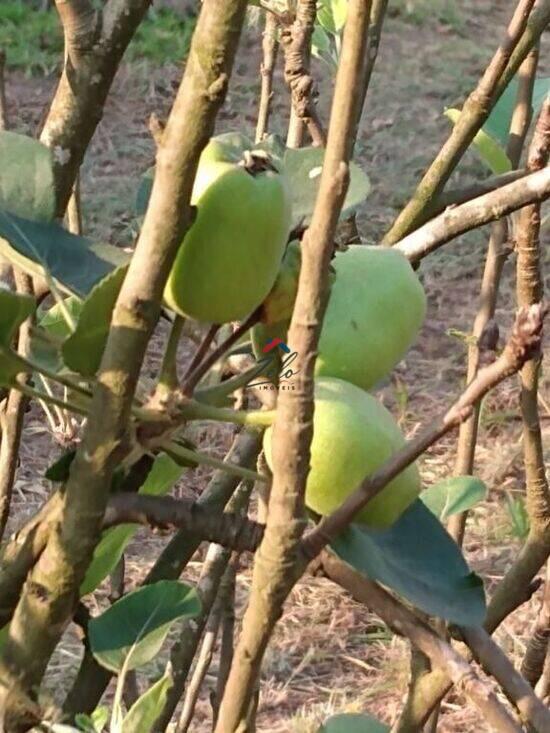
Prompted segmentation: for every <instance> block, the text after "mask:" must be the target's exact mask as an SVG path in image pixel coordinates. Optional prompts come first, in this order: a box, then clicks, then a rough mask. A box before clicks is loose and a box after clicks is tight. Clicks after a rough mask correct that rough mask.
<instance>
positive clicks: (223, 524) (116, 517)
mask: <svg viewBox="0 0 550 733" xmlns="http://www.w3.org/2000/svg"><path fill="white" fill-rule="evenodd" d="M119 524H142V525H144V526H146V527H154V528H157V529H175V528H177V529H182V530H185V531H187V533H189V532H192V533H193V534H194V535H197V536H199V537H200V538H201V540H203V541H204V540H207V541H208V542H215V543H216V544H218V545H222V546H223V547H228V548H231V549H233V550H236V551H238V552H255V551H256V549H257V547H258V545H259V544H260V540H261V539H262V536H263V532H264V527H263V525H261V524H258V523H257V522H253V521H252V520H250V519H247V518H246V517H243V516H240V515H237V514H234V513H231V512H229V513H228V512H223V513H215V512H212V510H211V509H210V508H209V507H205V506H201V505H200V504H199V503H198V502H196V501H194V500H192V499H174V498H172V497H171V496H147V495H145V494H127V493H116V494H113V496H112V497H111V498H110V499H109V503H108V505H107V509H106V511H105V519H104V521H103V529H107V528H109V527H113V526H116V525H119Z"/></svg>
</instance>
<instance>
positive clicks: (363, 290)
mask: <svg viewBox="0 0 550 733" xmlns="http://www.w3.org/2000/svg"><path fill="white" fill-rule="evenodd" d="M332 264H333V266H334V269H335V271H336V277H335V280H334V284H333V286H332V289H331V292H330V299H329V302H328V306H327V310H326V313H325V319H324V321H323V329H322V331H321V338H320V340H319V355H318V357H317V362H316V367H315V369H316V374H317V375H318V376H326V377H339V378H340V379H345V380H346V381H348V382H351V383H352V384H355V385H356V386H357V387H361V388H362V389H371V388H372V387H374V386H375V385H376V383H377V382H379V381H380V380H381V379H382V378H383V377H385V376H386V375H387V374H389V372H390V371H391V370H392V369H393V368H394V366H395V365H396V364H397V363H398V362H399V361H400V360H401V359H402V358H403V357H404V356H405V354H406V352H407V350H408V349H409V347H410V346H411V345H412V343H413V342H414V340H415V338H416V336H417V334H418V331H419V330H420V327H421V326H422V323H423V321H424V317H425V315H426V295H425V293H424V289H423V287H422V285H421V284H420V281H419V280H418V278H417V276H416V274H415V272H414V270H413V269H412V267H411V265H410V263H409V261H408V260H407V258H406V257H404V256H403V255H402V254H401V252H398V251H397V250H394V249H389V248H387V247H367V246H364V245H353V246H351V247H349V249H348V250H347V251H346V252H342V253H338V254H337V255H336V257H335V258H334V260H333V262H332Z"/></svg>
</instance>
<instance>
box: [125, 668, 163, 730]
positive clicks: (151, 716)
mask: <svg viewBox="0 0 550 733" xmlns="http://www.w3.org/2000/svg"><path fill="white" fill-rule="evenodd" d="M173 684H174V680H173V679H172V674H171V671H170V669H168V670H166V672H165V673H164V675H163V676H162V677H161V678H160V679H159V680H157V682H155V684H154V685H152V687H150V688H149V689H148V690H147V692H144V693H143V695H142V696H141V697H140V698H139V699H138V700H136V702H135V703H134V704H133V705H132V707H131V708H130V710H129V711H128V714H127V715H126V717H125V718H124V720H123V721H122V731H121V733H149V731H151V730H152V729H153V726H154V724H155V723H156V721H157V720H158V718H159V717H160V714H161V713H162V711H163V709H164V705H165V704H166V698H167V696H168V691H169V690H170V688H171V687H172V685H173Z"/></svg>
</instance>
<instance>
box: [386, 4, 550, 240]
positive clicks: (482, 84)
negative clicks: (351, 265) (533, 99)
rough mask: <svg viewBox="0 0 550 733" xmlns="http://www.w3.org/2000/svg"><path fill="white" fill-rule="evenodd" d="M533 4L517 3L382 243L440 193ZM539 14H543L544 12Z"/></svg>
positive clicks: (409, 226)
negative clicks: (447, 133)
mask: <svg viewBox="0 0 550 733" xmlns="http://www.w3.org/2000/svg"><path fill="white" fill-rule="evenodd" d="M534 4H535V0H519V2H518V4H517V7H516V9H515V12H514V14H513V17H512V19H511V21H510V24H509V26H508V28H507V30H506V34H505V36H504V39H503V41H502V43H501V45H500V47H499V48H498V49H497V51H496V53H495V55H494V56H493V58H492V60H491V63H490V64H489V66H488V67H487V68H486V70H485V72H484V74H483V76H482V78H481V79H480V81H479V83H478V85H477V87H476V89H475V90H474V91H473V92H472V93H471V94H470V96H469V97H468V99H467V100H466V102H465V103H464V106H463V108H462V113H461V115H460V118H459V120H458V122H457V124H456V125H455V126H454V127H453V129H452V131H451V134H450V136H449V137H448V139H447V140H446V142H445V144H444V145H443V147H442V148H441V150H440V151H439V153H438V154H437V156H436V157H435V159H434V161H433V162H432V164H431V165H430V167H429V168H428V170H427V171H426V173H425V174H424V177H423V178H422V180H421V182H420V183H419V185H418V187H417V189H416V191H415V192H414V194H413V197H412V199H411V200H410V202H409V203H408V204H407V205H406V206H405V208H404V209H403V210H402V211H401V213H400V214H399V216H398V217H397V219H396V220H395V222H394V223H393V225H392V227H391V229H390V230H389V232H388V233H387V234H386V236H385V237H384V243H385V244H387V245H393V244H395V243H396V242H398V241H399V240H400V239H402V238H403V237H404V236H405V235H407V234H408V233H409V232H411V231H413V230H414V229H415V228H416V227H417V226H418V224H419V222H420V220H421V217H422V214H423V212H424V211H425V209H426V207H428V206H429V205H430V204H431V202H432V201H434V200H436V199H437V198H438V196H439V195H440V194H441V192H442V191H443V188H444V187H445V184H446V183H447V181H448V180H449V178H450V176H451V174H452V172H453V171H454V169H455V168H456V166H457V165H458V163H459V161H460V160H461V158H462V156H463V155H464V153H465V152H466V150H467V149H468V148H469V146H470V143H471V142H472V140H473V139H474V137H475V136H476V134H477V132H478V131H479V130H480V129H481V127H482V126H483V124H484V123H485V121H486V120H487V118H488V117H489V114H490V112H491V109H492V108H493V107H494V105H495V104H496V102H497V101H498V99H499V97H500V96H501V94H502V92H503V91H504V88H505V87H504V86H502V84H500V86H499V83H500V82H501V80H502V79H503V77H504V75H505V71H508V70H509V68H510V64H509V62H510V60H511V59H512V57H513V53H514V50H515V49H516V47H518V45H519V43H520V40H521V39H522V36H523V35H524V32H525V31H526V28H527V21H528V19H529V15H530V13H531V10H532V8H533V5H534ZM545 6H546V7H545V10H546V14H548V15H550V2H546V4H545ZM542 14H543V15H545V13H544V9H543V12H542ZM537 18H538V16H537ZM547 20H548V19H547V18H545V22H544V24H543V25H541V27H540V31H539V34H540V33H542V31H543V29H544V27H545V26H546V22H547ZM529 50H530V47H529V48H527V49H526V50H525V53H524V55H523V56H522V57H521V58H519V59H517V61H518V63H517V66H515V69H514V72H515V70H517V69H518V68H519V66H520V64H521V62H522V61H523V59H524V58H525V57H526V56H527V53H528V52H529ZM514 58H515V57H514Z"/></svg>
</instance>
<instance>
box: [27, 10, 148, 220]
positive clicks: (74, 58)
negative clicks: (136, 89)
mask: <svg viewBox="0 0 550 733" xmlns="http://www.w3.org/2000/svg"><path fill="white" fill-rule="evenodd" d="M150 3H151V0H110V2H109V3H108V4H107V6H106V9H105V13H104V16H102V15H101V13H96V11H95V10H94V8H93V6H92V4H91V2H89V0H56V7H57V10H58V13H59V16H60V18H61V22H62V24H63V29H64V34H65V64H64V68H63V72H62V75H61V79H60V80H59V85H58V87H57V90H56V93H55V96H54V99H53V101H52V105H51V107H50V110H49V112H48V116H47V118H46V121H45V123H44V127H43V130H42V133H41V136H40V139H41V141H42V142H43V143H44V144H45V145H48V147H50V148H51V149H52V152H53V159H54V169H55V184H56V197H57V215H58V216H59V217H62V216H63V214H64V212H65V208H66V206H67V203H68V201H69V198H70V197H71V194H72V190H73V185H74V183H75V180H76V176H77V173H78V170H79V168H80V165H81V163H82V160H83V158H84V154H85V152H86V149H87V148H88V145H89V143H90V140H91V139H92V136H93V134H94V132H95V129H96V127H97V125H98V123H99V121H100V120H101V117H102V115H103V107H104V104H105V100H106V98H107V95H108V93H109V90H110V88H111V84H112V82H113V79H114V77H115V74H116V72H117V69H118V66H119V64H120V61H121V59H122V56H123V55H124V52H125V50H126V48H127V46H128V44H129V43H130V41H131V39H132V37H133V35H134V33H135V31H136V30H137V27H138V26H139V24H140V23H141V21H142V19H143V17H144V16H145V13H146V12H147V9H148V7H149V5H150Z"/></svg>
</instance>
